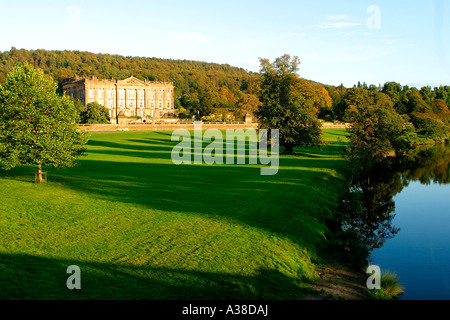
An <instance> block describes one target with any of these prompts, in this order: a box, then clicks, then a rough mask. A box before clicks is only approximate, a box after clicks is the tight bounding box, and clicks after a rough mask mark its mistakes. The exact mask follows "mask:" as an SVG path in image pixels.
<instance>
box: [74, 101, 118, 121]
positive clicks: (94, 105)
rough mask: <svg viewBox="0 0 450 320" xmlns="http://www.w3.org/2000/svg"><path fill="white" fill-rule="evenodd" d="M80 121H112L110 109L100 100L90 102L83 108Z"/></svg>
mask: <svg viewBox="0 0 450 320" xmlns="http://www.w3.org/2000/svg"><path fill="white" fill-rule="evenodd" d="M80 121H81V123H85V124H99V123H105V124H106V123H111V120H110V118H109V111H108V109H107V108H105V107H104V106H102V105H101V104H99V103H98V102H90V103H88V104H87V106H86V108H83V109H82V111H81V112H80Z"/></svg>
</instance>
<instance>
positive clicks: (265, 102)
mask: <svg viewBox="0 0 450 320" xmlns="http://www.w3.org/2000/svg"><path fill="white" fill-rule="evenodd" d="M260 63H261V75H262V78H261V90H260V92H259V100H260V102H261V104H260V106H259V107H258V110H257V112H256V115H257V117H258V120H259V126H260V128H262V129H279V137H280V145H281V146H283V147H284V148H285V149H284V153H293V152H294V149H293V148H294V146H319V145H322V144H323V143H324V141H323V139H322V130H321V124H320V121H319V120H318V119H317V114H316V110H315V109H314V100H315V99H314V96H312V97H311V96H309V95H308V94H306V93H305V90H303V89H304V87H303V86H304V83H303V81H302V80H301V79H300V77H299V76H298V74H297V72H298V66H299V64H300V60H299V58H298V57H293V58H291V56H290V55H287V54H285V55H283V56H281V57H279V58H277V59H276V60H275V61H274V62H273V63H271V62H270V61H269V60H268V59H261V58H260Z"/></svg>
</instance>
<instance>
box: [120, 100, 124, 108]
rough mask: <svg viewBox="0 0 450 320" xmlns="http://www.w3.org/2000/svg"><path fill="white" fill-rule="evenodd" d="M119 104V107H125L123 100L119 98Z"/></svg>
mask: <svg viewBox="0 0 450 320" xmlns="http://www.w3.org/2000/svg"><path fill="white" fill-rule="evenodd" d="M119 106H120V108H121V109H123V108H125V101H123V100H120V102H119Z"/></svg>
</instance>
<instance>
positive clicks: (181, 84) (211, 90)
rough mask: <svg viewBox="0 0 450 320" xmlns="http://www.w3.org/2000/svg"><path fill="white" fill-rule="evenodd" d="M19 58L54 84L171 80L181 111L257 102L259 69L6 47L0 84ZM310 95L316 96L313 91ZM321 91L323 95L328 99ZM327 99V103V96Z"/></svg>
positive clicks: (251, 107) (240, 109)
mask: <svg viewBox="0 0 450 320" xmlns="http://www.w3.org/2000/svg"><path fill="white" fill-rule="evenodd" d="M24 62H29V63H30V64H32V65H33V66H34V67H35V68H40V69H43V70H44V72H45V73H46V74H49V75H51V76H53V77H54V79H55V80H56V81H57V82H58V83H61V82H62V81H63V80H64V79H66V78H71V77H73V76H75V75H79V76H86V77H91V76H96V77H97V78H103V79H110V78H114V79H125V78H127V77H129V76H134V77H136V78H138V79H141V80H144V79H148V80H150V81H154V80H156V81H173V82H174V83H175V108H176V109H177V110H179V111H181V112H185V113H190V112H191V113H194V112H197V111H199V112H200V114H201V115H207V114H209V113H213V112H214V110H215V109H221V110H223V109H232V111H234V112H235V113H236V114H238V115H239V116H243V115H244V114H245V113H246V112H250V113H252V112H253V111H255V110H256V108H257V106H258V104H259V100H258V97H257V94H258V91H259V86H258V77H259V74H258V73H254V72H249V71H247V70H245V69H242V68H237V67H233V66H230V65H227V64H217V63H207V62H201V61H190V60H172V59H160V58H146V57H130V56H127V57H125V56H120V55H111V54H95V53H91V52H82V51H50V50H25V49H16V48H14V47H13V48H11V50H10V51H4V52H0V83H2V82H4V80H5V79H6V75H7V73H8V72H9V71H10V70H11V68H12V67H13V66H14V65H15V64H18V63H24ZM304 84H305V89H308V90H309V91H314V90H319V89H320V88H321V93H322V94H324V93H325V94H326V90H324V88H323V86H322V85H321V84H318V83H315V82H313V81H307V80H304ZM311 95H312V96H316V95H315V94H314V93H312V94H311ZM318 96H320V94H319V95H318ZM326 96H328V95H327V94H326ZM326 96H325V97H322V100H324V99H328V100H329V99H330V98H329V97H326ZM317 100H318V99H317ZM319 103H320V102H319V101H317V104H319ZM327 103H328V104H329V105H330V106H331V100H329V101H328V102H327Z"/></svg>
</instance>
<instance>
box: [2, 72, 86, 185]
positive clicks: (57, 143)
mask: <svg viewBox="0 0 450 320" xmlns="http://www.w3.org/2000/svg"><path fill="white" fill-rule="evenodd" d="M56 91H57V84H56V82H55V81H54V80H53V79H52V78H50V77H48V76H45V75H44V72H43V71H42V70H39V69H34V68H33V67H32V66H31V65H30V64H28V63H25V64H23V65H18V66H15V67H14V68H13V69H12V70H11V71H10V72H9V73H8V76H7V79H6V82H5V83H4V84H3V85H0V167H1V168H2V169H11V168H13V167H16V166H23V165H35V166H37V167H38V179H37V182H41V181H42V167H43V166H53V167H70V166H73V165H74V164H75V161H76V159H77V157H78V156H79V155H81V154H83V153H84V151H85V148H84V144H85V143H86V142H87V136H86V133H83V132H78V131H77V124H76V120H77V110H76V108H75V106H74V104H73V102H72V101H71V100H70V99H69V97H67V96H59V95H58V94H57V93H56Z"/></svg>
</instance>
